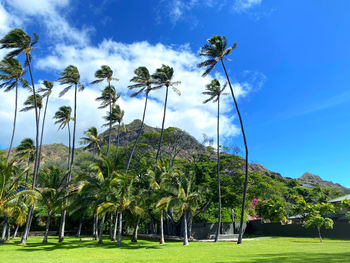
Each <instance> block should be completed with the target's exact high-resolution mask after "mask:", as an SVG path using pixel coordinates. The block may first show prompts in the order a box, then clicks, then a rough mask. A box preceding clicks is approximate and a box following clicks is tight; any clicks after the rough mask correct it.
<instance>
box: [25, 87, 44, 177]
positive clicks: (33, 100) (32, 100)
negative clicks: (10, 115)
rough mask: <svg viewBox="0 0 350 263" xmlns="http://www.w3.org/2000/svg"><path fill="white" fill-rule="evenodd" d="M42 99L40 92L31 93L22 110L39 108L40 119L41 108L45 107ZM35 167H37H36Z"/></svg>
mask: <svg viewBox="0 0 350 263" xmlns="http://www.w3.org/2000/svg"><path fill="white" fill-rule="evenodd" d="M42 101H43V98H42V97H41V96H40V95H39V94H38V93H37V94H36V96H35V97H34V96H33V95H30V96H29V97H28V98H27V99H26V100H25V101H24V103H23V105H24V106H25V107H23V108H22V109H21V110H20V111H21V112H27V111H30V110H33V109H36V108H38V119H39V121H40V112H41V109H42V107H43V103H42ZM35 105H36V106H35ZM34 169H35V167H34ZM34 171H35V170H34Z"/></svg>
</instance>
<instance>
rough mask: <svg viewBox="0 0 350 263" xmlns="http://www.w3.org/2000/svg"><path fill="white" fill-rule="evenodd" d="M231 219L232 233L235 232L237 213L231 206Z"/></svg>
mask: <svg viewBox="0 0 350 263" xmlns="http://www.w3.org/2000/svg"><path fill="white" fill-rule="evenodd" d="M231 220H232V232H233V233H232V234H235V213H234V211H233V208H232V207H231Z"/></svg>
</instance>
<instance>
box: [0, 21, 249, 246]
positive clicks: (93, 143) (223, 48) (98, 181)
mask: <svg viewBox="0 0 350 263" xmlns="http://www.w3.org/2000/svg"><path fill="white" fill-rule="evenodd" d="M37 42H38V36H37V35H36V34H35V33H34V36H33V37H30V36H29V35H27V34H26V33H25V32H24V31H23V30H22V29H18V28H16V29H13V30H11V31H10V32H9V33H8V34H7V35H6V36H4V37H3V38H2V39H1V40H0V48H6V49H8V50H9V53H8V54H7V55H6V56H5V58H4V59H3V60H2V61H1V62H0V72H1V73H2V74H0V80H1V81H2V82H1V84H0V88H4V89H5V91H10V90H13V89H15V94H16V95H15V113H14V121H13V130H12V136H11V141H10V148H9V151H8V155H7V158H6V161H5V162H4V163H1V164H2V165H3V166H4V171H3V172H2V173H4V174H5V170H6V169H7V168H8V169H7V171H6V173H8V179H6V180H10V178H12V177H13V176H14V175H15V174H16V171H15V170H16V168H15V167H14V161H13V160H12V161H10V155H11V151H12V147H13V145H12V144H13V139H14V135H15V128H16V117H17V107H18V106H17V98H18V89H19V85H21V86H22V87H23V88H25V89H27V90H29V91H31V92H32V95H31V96H29V98H28V99H27V100H26V101H25V103H24V104H25V107H24V108H23V109H22V111H28V110H34V112H35V127H36V137H35V143H34V142H33V141H31V139H25V140H23V141H22V143H21V145H20V146H19V147H17V152H18V153H17V156H18V154H21V158H22V159H23V158H26V159H27V160H28V164H30V163H31V162H32V161H34V165H33V176H32V180H31V181H32V185H31V189H30V190H24V191H20V192H18V191H17V192H13V190H14V189H15V188H14V186H18V185H17V184H15V185H14V186H11V185H10V186H9V187H10V188H11V189H12V190H11V191H12V192H13V193H12V196H13V198H16V199H15V200H16V202H17V203H21V204H22V206H23V209H22V210H21V211H22V214H21V215H22V217H21V218H22V221H21V222H20V223H23V218H26V224H25V228H24V231H23V235H22V239H21V243H22V244H24V243H25V242H26V240H27V237H28V234H29V230H30V226H31V222H32V218H33V212H34V205H33V204H34V203H33V202H34V201H33V200H34V199H35V197H36V196H37V195H38V191H35V190H37V189H39V192H40V194H41V199H43V200H46V202H45V203H46V204H47V205H46V206H47V211H48V221H47V230H46V232H45V237H44V242H47V233H48V229H49V221H50V217H51V216H52V213H53V212H54V210H55V207H57V206H60V208H61V209H60V210H61V222H60V229H59V241H60V242H62V241H63V239H64V229H65V218H66V211H67V207H68V203H69V198H67V196H70V194H71V193H75V194H76V192H77V191H76V189H77V188H79V191H78V192H79V194H78V195H79V198H77V200H80V201H82V202H75V201H73V203H72V205H74V204H75V205H76V207H77V209H78V208H79V209H80V208H81V205H79V204H86V202H87V201H88V202H90V203H91V202H92V203H94V204H95V206H94V207H95V211H93V214H94V234H95V235H96V237H97V233H98V232H99V234H98V235H99V236H98V239H99V242H102V232H103V227H104V226H103V225H104V221H105V215H106V213H110V215H111V219H110V221H111V222H112V218H113V215H114V216H115V220H116V223H115V229H114V231H112V230H111V233H112V232H114V233H115V232H116V225H117V223H118V221H117V220H118V219H119V232H118V233H119V234H120V237H119V238H118V242H117V244H118V245H120V244H121V227H122V226H121V223H122V214H123V211H124V210H125V209H128V210H129V211H131V212H132V213H134V214H135V215H137V218H138V219H137V224H136V226H135V229H134V231H135V230H136V235H137V228H138V224H139V221H140V216H141V213H142V209H141V206H140V204H139V203H140V202H141V201H140V199H139V198H134V197H132V194H135V192H134V191H133V188H134V186H133V185H134V183H135V178H134V177H132V176H129V175H128V173H129V169H130V164H131V161H132V158H133V155H134V152H135V149H136V148H137V145H138V141H139V138H140V136H141V134H142V131H143V126H144V119H145V115H146V109H147V103H148V98H149V93H150V92H151V91H153V90H158V89H161V88H162V87H165V89H166V92H165V98H164V111H163V119H162V127H161V132H160V137H159V142H158V148H157V153H156V156H155V162H154V163H155V164H156V165H153V168H152V167H151V168H150V169H149V170H148V172H147V175H148V178H149V180H148V183H149V185H148V187H146V188H145V189H144V191H145V192H147V193H148V194H149V195H151V192H159V193H160V191H155V190H154V189H158V190H159V189H161V188H162V191H161V193H160V194H159V195H157V198H160V201H159V202H158V203H157V208H158V209H159V211H160V222H161V234H162V235H161V243H163V242H164V235H163V232H162V222H163V214H162V213H163V211H165V210H166V209H167V208H168V207H169V206H174V205H179V204H182V205H181V206H180V207H182V208H181V209H180V213H181V214H182V215H183V216H184V220H185V224H187V223H186V218H187V214H188V213H189V212H190V210H191V209H193V207H195V206H196V204H197V203H198V202H199V200H200V198H199V193H198V192H192V190H191V184H192V183H193V180H192V179H193V178H192V176H191V175H186V176H185V175H184V174H183V173H182V172H181V171H179V170H178V169H175V168H174V167H169V166H168V165H166V164H163V163H162V158H161V145H162V139H163V131H164V123H165V117H166V110H167V101H168V95H169V94H168V92H169V88H172V89H173V91H174V92H175V93H177V94H178V95H180V94H181V93H180V91H179V90H178V89H177V88H176V86H177V85H178V84H180V82H179V81H174V80H173V78H174V70H173V68H171V67H169V66H167V65H162V67H161V68H158V69H157V70H156V71H155V73H154V74H150V73H149V71H148V69H147V68H146V67H139V68H137V69H136V70H135V71H134V74H135V76H134V77H133V78H132V79H131V82H132V84H131V85H130V86H129V89H130V90H136V91H134V92H133V93H132V94H131V96H132V97H134V96H139V95H143V94H144V95H145V103H144V110H143V116H142V121H141V125H140V128H139V131H138V134H137V137H136V139H135V142H134V144H133V147H132V149H131V152H130V155H129V158H128V161H127V164H126V170H125V173H120V172H119V171H117V170H116V168H115V165H114V164H113V163H112V162H111V160H112V159H111V158H110V146H111V135H112V127H113V125H114V124H116V123H118V133H117V135H118V138H117V149H116V155H118V147H119V134H120V127H121V124H122V121H123V117H124V111H123V110H121V108H120V106H119V105H118V104H117V101H118V99H119V97H120V94H118V93H117V91H116V89H115V87H114V86H113V85H112V84H111V83H112V81H118V79H117V78H116V77H115V76H114V75H113V70H112V69H111V68H110V67H109V66H107V65H103V66H101V68H100V69H98V70H97V71H96V72H95V80H94V81H93V82H92V83H91V84H98V83H101V82H106V84H107V86H106V87H105V88H104V89H103V91H102V94H101V96H100V97H98V98H97V99H96V100H97V101H100V102H101V106H100V107H99V108H102V109H104V108H108V112H107V115H106V116H105V117H104V118H105V120H106V124H105V125H104V126H107V127H108V140H107V151H106V156H103V157H102V156H101V143H102V138H101V137H99V135H98V132H97V128H96V127H91V128H89V129H88V130H87V131H86V132H85V133H84V134H85V137H83V138H82V140H81V143H83V144H85V145H86V144H87V146H86V147H85V148H86V149H89V150H91V152H92V153H93V155H94V156H96V157H97V156H99V157H98V158H97V159H96V158H95V159H94V160H95V161H96V164H95V165H93V166H92V167H91V172H90V173H89V174H86V175H85V177H84V178H83V179H82V178H80V177H79V176H76V177H75V178H74V180H73V182H71V181H72V179H73V174H72V171H73V164H74V156H75V154H74V152H75V141H76V129H77V126H76V125H77V123H78V122H77V99H78V97H77V95H78V91H82V90H84V85H83V84H82V83H81V81H80V74H79V70H78V68H77V67H75V66H73V65H69V66H68V67H66V68H65V69H64V70H63V71H62V72H61V74H60V77H59V78H58V79H57V82H58V83H59V84H60V85H63V86H64V88H63V90H62V91H61V92H60V94H59V96H63V95H64V94H66V93H67V92H68V91H69V90H70V89H72V88H73V89H74V105H73V116H71V115H72V108H71V107H70V106H62V107H60V108H59V110H58V111H57V112H56V113H55V116H54V118H55V119H56V122H55V123H56V124H59V129H63V128H65V127H67V130H68V145H69V153H68V162H67V172H66V173H65V174H63V175H60V172H59V171H58V170H57V169H56V168H54V167H51V168H50V169H49V170H47V171H48V173H49V174H48V175H47V177H50V178H46V179H45V178H43V177H42V176H41V174H40V178H38V177H39V171H40V162H41V148H42V143H43V135H44V128H45V118H46V112H47V108H48V104H49V98H50V95H51V93H52V90H53V88H54V85H53V83H52V82H51V81H44V82H43V87H42V88H40V89H38V90H36V88H35V82H34V79H33V74H32V68H31V62H32V55H31V52H32V50H34V49H35V48H36V47H35V44H36V43H37ZM235 47H236V43H235V44H234V45H233V46H231V47H229V48H227V41H226V38H225V37H221V36H213V37H212V38H210V39H209V40H208V43H207V44H205V45H204V46H203V47H202V49H201V52H200V56H204V57H206V60H205V61H203V62H202V63H200V64H199V65H198V67H205V68H206V69H205V72H204V73H203V77H204V76H206V75H208V74H209V73H210V72H211V71H212V70H213V69H214V67H215V66H216V64H217V63H218V62H219V61H220V62H221V64H222V67H223V69H224V72H225V75H226V78H227V82H228V85H229V87H230V91H231V95H232V99H233V102H234V104H235V106H236V110H237V114H238V117H239V120H240V124H241V129H242V135H243V139H244V145H245V150H246V151H245V152H246V165H245V183H244V195H243V204H242V216H241V222H240V231H239V239H238V243H241V242H242V225H243V218H244V207H245V195H246V190H247V179H248V148H247V143H246V137H245V133H244V129H243V122H242V118H241V115H240V112H239V110H238V106H237V101H236V98H235V96H234V92H233V89H232V86H231V82H230V79H229V76H228V74H227V71H226V68H225V64H224V58H225V57H226V56H227V55H229V54H230V53H231V52H232V50H233V49H234V48H235ZM21 53H23V54H24V55H25V62H24V65H25V66H26V67H28V70H29V74H30V79H31V85H30V84H29V83H28V82H27V81H26V79H25V78H24V76H25V74H26V70H25V69H24V68H23V67H22V65H21V63H20V62H19V61H18V60H17V59H16V57H17V56H19V55H20V54H21ZM225 88H226V84H225V85H224V86H223V87H221V85H220V83H219V81H218V80H216V79H214V80H212V81H211V83H210V84H208V85H207V87H206V91H205V92H203V94H206V95H209V98H208V99H207V100H205V101H204V103H207V102H209V101H213V102H217V103H218V112H217V114H218V117H217V183H218V203H219V216H218V218H219V224H218V226H220V225H221V193H220V144H219V114H220V98H221V96H222V95H225V93H224V90H225ZM44 98H46V101H45V107H44V113H43V116H42V120H41V109H42V108H43V99H44ZM40 121H41V130H40V127H39V125H40ZM70 121H73V132H72V134H71V127H70ZM20 149H22V150H20ZM116 158H117V156H116ZM6 167H7V168H6ZM156 173H158V174H160V176H156V175H155V174H156ZM24 174H26V184H27V182H28V179H27V177H28V170H25V172H24ZM21 175H22V174H21ZM51 177H52V178H51ZM15 178H17V177H16V176H15ZM76 178H80V179H82V183H79V182H77V181H76V180H77V179H76ZM152 178H153V179H152ZM38 179H39V188H38ZM4 180H5V179H4ZM72 185H75V187H73V188H72ZM161 185H163V186H162V187H161ZM45 186H50V187H45ZM174 187H175V188H174ZM170 188H173V189H172V190H169V189H170ZM72 189H73V190H72ZM74 189H75V190H74ZM152 189H153V190H154V191H152ZM174 189H175V190H174ZM176 189H177V190H176ZM11 191H10V192H11ZM176 191H177V193H176ZM84 193H85V195H84ZM92 193H95V194H92ZM170 193H172V194H170ZM30 197H31V198H30ZM2 198H3V197H2V196H1V195H0V201H2ZM141 199H142V198H141ZM9 200H10V199H9ZM55 200H56V201H55ZM57 200H60V202H59V204H58V203H57ZM83 201H84V202H83ZM10 203H11V204H13V202H12V201H11V202H9V204H10ZM8 206H9V207H10V206H11V205H8ZM5 207H6V206H4V208H3V211H0V212H2V213H4V215H5V224H4V225H5V226H6V228H7V227H9V223H8V219H6V218H7V217H8V216H9V215H10V214H11V213H14V212H11V209H9V210H6V209H5ZM23 211H27V215H26V216H25V217H24V214H23ZM116 211H118V213H117V214H115V212H116ZM97 215H99V216H100V218H101V222H100V230H99V231H98V230H97V228H98V216H97ZM117 215H118V216H117ZM6 220H7V221H6ZM19 225H20V224H19ZM80 227H81V226H80ZM4 229H5V228H4ZM111 229H112V228H111ZM185 230H186V231H187V227H185ZM219 231H220V227H218V230H217V235H216V241H218V237H219ZM3 233H4V232H3ZM5 233H6V231H5ZM8 234H9V232H8ZM184 237H185V244H188V240H187V233H185V235H184ZM111 239H113V235H112V234H111ZM114 239H115V234H114Z"/></svg>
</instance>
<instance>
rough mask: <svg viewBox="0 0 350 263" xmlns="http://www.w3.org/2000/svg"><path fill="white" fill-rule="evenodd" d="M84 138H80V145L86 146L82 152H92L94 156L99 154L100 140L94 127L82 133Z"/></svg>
mask: <svg viewBox="0 0 350 263" xmlns="http://www.w3.org/2000/svg"><path fill="white" fill-rule="evenodd" d="M84 134H85V137H82V138H81V141H80V144H87V145H86V146H85V147H84V150H92V154H93V155H95V154H96V153H97V154H100V153H101V146H100V143H101V142H102V139H100V138H99V135H98V132H97V128H96V127H95V126H92V127H90V128H89V129H87V130H86V131H84Z"/></svg>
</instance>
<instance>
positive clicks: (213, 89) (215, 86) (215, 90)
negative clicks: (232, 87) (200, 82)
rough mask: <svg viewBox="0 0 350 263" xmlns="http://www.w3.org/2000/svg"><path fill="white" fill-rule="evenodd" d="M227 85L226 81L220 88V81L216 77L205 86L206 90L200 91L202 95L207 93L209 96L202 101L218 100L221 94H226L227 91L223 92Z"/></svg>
mask: <svg viewBox="0 0 350 263" xmlns="http://www.w3.org/2000/svg"><path fill="white" fill-rule="evenodd" d="M226 86H227V83H225V85H224V86H223V88H221V86H220V82H219V81H218V80H217V79H213V80H212V81H211V82H210V84H208V85H207V86H206V91H204V92H202V94H204V95H208V96H209V98H208V99H206V100H204V101H203V103H208V102H209V101H212V102H213V103H215V102H218V100H219V99H220V96H221V95H227V94H228V93H226V92H225V93H224V92H223V91H224V90H225V88H226Z"/></svg>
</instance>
